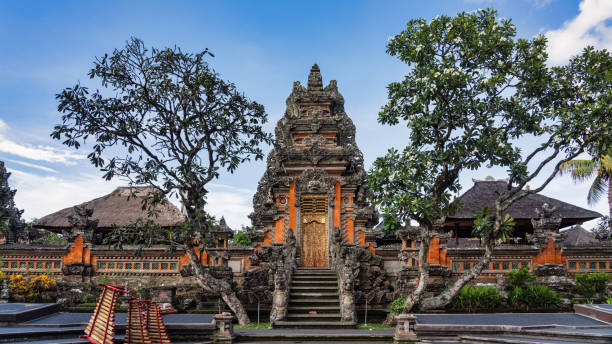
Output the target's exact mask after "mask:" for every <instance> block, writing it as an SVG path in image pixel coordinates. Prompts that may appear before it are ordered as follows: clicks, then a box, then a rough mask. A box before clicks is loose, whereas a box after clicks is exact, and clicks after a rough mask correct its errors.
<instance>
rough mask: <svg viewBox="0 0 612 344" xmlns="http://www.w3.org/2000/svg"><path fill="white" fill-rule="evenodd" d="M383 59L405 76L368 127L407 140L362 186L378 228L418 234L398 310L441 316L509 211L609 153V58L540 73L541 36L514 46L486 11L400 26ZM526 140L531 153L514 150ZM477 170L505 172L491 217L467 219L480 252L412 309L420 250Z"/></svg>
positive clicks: (423, 279)
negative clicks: (402, 68)
mask: <svg viewBox="0 0 612 344" xmlns="http://www.w3.org/2000/svg"><path fill="white" fill-rule="evenodd" d="M387 52H388V53H389V54H391V55H392V56H396V57H397V58H399V59H400V60H401V61H403V62H405V63H406V64H407V65H408V67H409V71H408V73H407V75H406V76H405V77H404V79H403V80H401V81H398V82H393V83H391V84H390V85H389V86H388V92H389V100H388V102H387V104H386V105H385V106H384V107H383V109H382V111H381V112H380V114H379V122H380V123H382V124H387V125H397V124H399V123H400V122H402V125H406V126H407V129H408V135H409V137H410V143H409V144H408V145H407V146H406V147H404V148H403V149H401V150H398V149H395V148H391V149H390V150H389V151H388V153H387V154H386V155H385V156H383V157H380V158H378V159H377V160H376V161H375V162H374V165H373V167H372V169H371V171H370V176H369V185H370V188H371V189H372V191H373V197H374V200H375V202H376V203H377V204H378V205H379V206H380V207H381V210H382V213H383V220H384V221H385V222H386V228H397V227H398V224H407V223H409V222H410V221H416V222H417V223H418V224H419V226H420V233H419V238H418V239H419V242H420V244H419V245H420V246H419V251H418V256H417V264H418V267H419V277H418V284H417V286H416V289H415V290H414V292H413V293H412V294H410V295H409V296H408V297H407V300H406V310H407V311H410V310H411V309H412V308H413V306H414V305H415V304H416V303H417V302H419V307H420V308H421V309H423V310H426V309H434V308H439V307H444V306H446V305H447V304H449V303H450V301H451V300H452V298H453V296H454V295H455V294H456V293H457V292H458V291H459V290H460V289H461V287H462V286H463V285H465V284H466V283H467V282H469V281H470V280H472V279H474V278H475V277H476V276H478V275H479V274H480V272H481V271H482V269H483V267H484V266H485V265H487V264H488V263H489V261H490V259H491V256H492V253H493V249H494V247H495V245H496V244H497V243H499V242H500V241H501V240H502V239H503V237H504V236H506V235H508V231H509V230H511V228H512V226H513V223H512V221H513V219H512V218H510V217H509V216H506V214H505V210H506V209H508V207H509V206H510V205H511V204H512V203H514V202H515V201H516V200H518V199H520V198H521V197H524V196H526V195H527V194H531V193H538V192H540V191H542V190H543V189H544V188H545V187H546V186H547V185H548V184H549V183H550V181H551V180H552V179H553V178H554V177H555V175H556V173H557V171H558V168H559V166H560V165H561V164H563V163H564V162H566V161H569V160H572V159H574V158H575V157H576V156H577V155H578V154H580V153H582V152H585V151H588V152H590V153H591V154H593V153H597V152H601V151H605V150H606V149H609V147H610V137H611V136H612V130H611V129H612V127H611V125H612V124H611V120H610V118H609V116H607V115H605V114H608V113H609V106H610V105H609V104H610V93H609V92H610V91H609V90H610V78H609V73H607V71H609V70H610V68H611V67H612V59H611V58H610V54H609V53H608V52H607V51H595V50H593V49H592V48H588V49H586V50H585V51H584V53H583V54H582V55H580V56H578V57H576V58H574V59H572V61H570V63H569V64H568V65H567V66H564V67H555V68H548V67H547V66H546V59H547V54H546V39H545V38H544V37H543V36H540V35H539V36H536V37H534V38H533V39H517V38H516V28H515V26H514V25H513V24H512V22H511V21H510V20H508V19H502V18H498V17H497V13H496V12H495V11H494V10H490V9H487V10H479V11H477V12H474V13H459V14H458V15H457V16H455V17H447V16H441V17H436V18H435V19H433V20H431V21H430V22H427V21H426V20H425V19H416V20H411V21H409V22H408V24H407V27H406V29H405V30H404V31H403V32H401V33H400V34H398V35H396V36H395V37H393V38H392V39H391V40H390V42H389V44H388V46H387ZM526 138H529V139H530V140H533V141H535V142H537V144H534V145H525V144H523V145H521V144H519V143H520V142H521V141H522V140H524V139H526ZM485 166H502V167H505V168H506V169H507V171H508V177H509V180H508V188H507V191H506V192H505V193H503V194H501V195H499V198H498V199H497V201H496V202H495V206H494V208H493V209H490V211H487V212H483V213H482V214H479V216H478V221H477V228H475V230H476V231H475V232H476V233H478V234H479V235H481V237H482V239H483V244H484V254H483V256H482V257H481V259H480V261H479V262H478V263H477V264H475V266H474V268H473V269H471V270H469V271H467V272H465V273H464V274H463V275H461V276H460V277H459V278H458V279H457V281H456V282H455V283H453V284H452V285H451V286H450V287H449V288H448V289H446V290H445V291H444V292H443V293H442V294H440V295H437V296H435V297H432V298H426V299H423V300H420V301H419V299H420V298H421V295H422V294H423V292H424V291H425V288H426V286H427V284H428V281H429V270H428V264H427V252H428V249H429V241H430V239H431V238H432V237H433V236H435V235H436V234H437V233H439V232H440V231H441V229H442V224H443V223H444V221H445V218H446V217H447V216H449V215H451V214H453V213H454V212H455V211H456V209H457V206H458V204H457V202H456V201H455V199H456V198H455V195H456V194H457V193H458V192H459V190H460V188H461V186H460V184H459V176H460V174H461V173H462V172H465V171H469V170H476V169H479V168H482V167H485ZM551 166H553V168H552V169H550V168H547V167H551ZM549 170H552V172H548V171H549ZM538 181H539V182H538ZM528 183H529V184H531V185H532V187H531V189H530V190H528V191H525V190H524V188H525V186H526V185H527V184H528ZM534 185H535V186H534Z"/></svg>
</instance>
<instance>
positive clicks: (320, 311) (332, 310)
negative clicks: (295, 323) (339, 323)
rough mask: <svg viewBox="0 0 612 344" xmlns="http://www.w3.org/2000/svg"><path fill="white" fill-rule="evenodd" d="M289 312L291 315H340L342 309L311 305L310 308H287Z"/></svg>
mask: <svg viewBox="0 0 612 344" xmlns="http://www.w3.org/2000/svg"><path fill="white" fill-rule="evenodd" d="M287 310H288V311H289V312H290V313H296V314H297V313H308V312H310V311H316V312H317V313H318V314H323V313H339V312H340V307H337V306H319V305H317V306H315V305H310V306H293V307H287Z"/></svg>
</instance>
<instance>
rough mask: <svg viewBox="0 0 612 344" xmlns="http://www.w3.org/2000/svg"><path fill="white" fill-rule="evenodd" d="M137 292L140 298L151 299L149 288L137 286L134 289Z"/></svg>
mask: <svg viewBox="0 0 612 344" xmlns="http://www.w3.org/2000/svg"><path fill="white" fill-rule="evenodd" d="M136 291H137V292H138V298H139V299H141V300H151V288H147V287H144V286H138V289H137V290H136Z"/></svg>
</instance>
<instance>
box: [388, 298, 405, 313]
mask: <svg viewBox="0 0 612 344" xmlns="http://www.w3.org/2000/svg"><path fill="white" fill-rule="evenodd" d="M405 309H406V296H402V297H398V298H397V299H395V300H393V302H391V309H390V312H391V314H401V313H402V312H404V310H405Z"/></svg>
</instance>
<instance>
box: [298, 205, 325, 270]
mask: <svg viewBox="0 0 612 344" xmlns="http://www.w3.org/2000/svg"><path fill="white" fill-rule="evenodd" d="M300 208H301V221H300V222H301V235H300V236H301V238H300V239H301V240H300V243H301V248H300V257H301V262H302V266H304V267H317V268H319V267H327V266H328V264H329V263H328V260H329V240H328V236H329V233H328V225H327V222H328V211H327V196H307V195H304V196H302V202H301V207H300Z"/></svg>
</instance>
